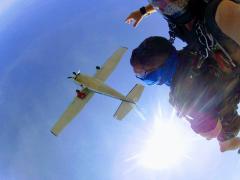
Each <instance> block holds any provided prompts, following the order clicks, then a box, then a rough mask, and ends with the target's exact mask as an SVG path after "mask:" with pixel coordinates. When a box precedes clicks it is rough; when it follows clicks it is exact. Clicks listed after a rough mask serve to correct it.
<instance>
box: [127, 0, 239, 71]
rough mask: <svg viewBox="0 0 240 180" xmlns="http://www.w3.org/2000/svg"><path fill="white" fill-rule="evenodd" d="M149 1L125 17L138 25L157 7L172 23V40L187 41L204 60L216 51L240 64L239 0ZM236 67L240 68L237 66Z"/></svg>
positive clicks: (169, 23)
mask: <svg viewBox="0 0 240 180" xmlns="http://www.w3.org/2000/svg"><path fill="white" fill-rule="evenodd" d="M149 3H150V4H149V5H147V6H145V7H142V8H140V9H139V10H137V11H134V12H132V13H131V14H130V15H129V16H128V17H127V19H126V22H127V23H128V24H131V22H133V21H135V22H134V24H133V26H134V27H136V26H137V25H138V24H139V23H140V22H141V20H142V19H143V17H146V16H148V15H150V14H152V13H154V12H156V11H159V12H160V13H161V14H163V16H164V18H165V19H166V20H167V22H168V25H169V34H170V41H171V42H174V39H175V37H179V38H180V39H182V40H183V41H185V42H186V43H187V44H188V46H189V47H191V48H192V51H195V52H196V53H197V54H198V55H199V57H200V58H201V61H199V67H200V66H201V64H202V63H203V61H204V60H205V59H207V57H208V56H209V55H210V56H212V54H214V53H215V52H216V51H222V52H223V53H224V57H225V60H226V61H227V62H228V63H229V65H230V66H232V67H234V68H236V67H237V66H238V65H239V64H240V29H239V28H240V21H239V19H240V0H149ZM236 69H237V68H236Z"/></svg>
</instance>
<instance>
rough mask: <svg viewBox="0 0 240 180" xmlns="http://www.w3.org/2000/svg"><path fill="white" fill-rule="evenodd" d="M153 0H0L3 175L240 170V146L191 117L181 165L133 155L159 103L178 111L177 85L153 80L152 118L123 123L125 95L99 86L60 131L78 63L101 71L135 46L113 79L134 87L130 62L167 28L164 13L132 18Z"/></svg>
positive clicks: (222, 176)
mask: <svg viewBox="0 0 240 180" xmlns="http://www.w3.org/2000/svg"><path fill="white" fill-rule="evenodd" d="M145 3H147V2H146V1H137V0H134V1H126V0H123V1H113V0H105V1H102V2H101V3H99V1H97V0H89V1H76V0H75V1H74V0H68V1H64V0H63V1H61V2H59V1H56V0H49V1H44V2H43V1H39V0H25V1H20V0H2V1H1V2H0V11H1V13H0V24H1V26H0V60H1V66H0V117H1V118H0V125H1V126H0V127H1V131H0V147H1V151H0V179H1V180H15V179H16V180H55V179H56V180H65V179H71V180H120V179H121V180H133V179H138V180H158V179H164V180H173V179H174V180H176V179H177V180H186V179H191V180H202V179H205V180H216V179H218V180H226V179H228V180H238V179H239V172H240V161H239V155H237V154H236V152H228V153H224V154H221V153H220V152H219V150H218V145H217V143H216V141H206V140H205V139H202V138H200V137H199V136H197V135H195V134H194V133H193V132H192V131H191V129H190V128H189V125H188V124H187V123H186V122H185V121H184V120H181V119H175V120H174V122H175V123H176V127H178V128H179V129H183V132H184V133H183V134H184V136H185V137H184V138H185V139H190V144H189V151H188V152H187V154H186V155H187V157H186V158H184V159H183V160H182V161H181V162H180V163H179V164H178V165H177V166H175V167H169V168H168V169H162V170H153V169H148V168H146V167H144V166H141V165H139V164H138V163H137V162H136V159H134V158H132V157H133V156H134V155H136V154H138V153H139V152H140V150H141V149H142V148H143V147H144V142H145V141H147V138H148V135H149V131H150V130H151V129H152V126H153V124H154V119H155V117H156V116H157V115H158V114H157V112H158V110H159V109H161V110H162V112H163V116H164V117H166V118H165V119H169V117H170V114H171V112H172V109H171V107H170V105H169V103H168V92H169V90H168V88H167V87H158V86H155V87H147V88H146V90H145V92H144V94H143V96H142V98H141V100H140V101H139V106H140V107H141V108H142V109H143V111H144V113H145V115H146V120H142V119H141V118H140V117H139V116H138V115H137V114H136V113H134V112H132V113H130V114H129V116H128V117H126V119H125V120H124V121H123V122H118V121H116V120H115V119H113V117H112V115H113V113H114V112H115V110H116V108H117V106H118V105H119V103H120V102H118V101H116V100H114V99H111V98H108V97H103V96H101V95H95V96H94V97H93V99H92V100H91V101H90V103H89V104H88V105H87V106H86V107H85V109H84V110H83V111H82V112H81V113H80V114H79V115H78V116H77V118H76V119H75V120H74V121H73V122H72V123H71V124H70V125H69V126H68V127H67V128H66V129H65V130H64V132H63V133H62V134H61V135H60V136H59V137H57V138H56V137H54V136H53V135H52V134H51V133H50V129H51V127H52V126H53V124H54V123H55V122H56V121H57V119H58V118H59V116H60V114H61V113H62V112H63V111H64V109H65V108H66V107H67V105H68V104H69V103H70V102H71V100H72V99H73V97H74V96H75V89H76V88H77V86H76V85H75V84H74V83H72V82H71V81H69V80H67V79H66V77H67V76H69V75H70V74H71V72H72V71H77V70H79V69H80V70H81V72H82V73H86V74H89V75H93V74H94V73H95V66H96V65H101V64H103V63H104V62H105V60H106V59H107V58H108V57H109V56H110V55H111V54H112V53H113V52H114V51H115V50H116V49H117V48H118V47H119V46H127V47H129V51H128V52H127V53H126V55H125V56H124V57H123V59H122V61H121V62H120V64H119V66H118V67H117V69H116V70H115V71H114V72H113V74H112V75H111V77H109V79H108V80H107V81H106V83H107V84H108V85H111V86H112V87H114V88H116V89H118V90H119V91H120V92H122V93H123V94H127V93H128V91H129V90H130V89H131V88H132V86H134V84H135V83H136V82H139V81H138V80H137V79H135V77H134V75H133V72H132V69H131V67H130V65H129V57H130V54H131V50H132V49H133V48H135V47H136V46H137V45H138V44H139V43H140V42H141V41H142V40H143V39H144V38H146V37H149V36H152V35H163V36H167V28H166V27H167V26H166V24H165V23H164V20H163V19H162V17H161V16H160V15H158V14H154V15H152V16H151V17H149V18H147V19H145V20H144V21H143V23H142V24H140V26H139V27H138V28H137V29H133V28H132V27H130V26H128V25H126V24H124V19H125V18H126V16H127V15H128V14H129V13H130V12H131V11H132V10H134V9H137V8H139V7H141V6H142V5H144V4H145ZM176 46H177V47H178V48H180V47H181V46H182V44H181V42H180V41H177V43H176ZM159 107H160V108H159ZM166 121H167V120H166ZM171 133H172V132H169V134H168V133H166V138H168V137H169V135H170V134H171ZM166 155H167V156H169V157H170V156H171V154H166Z"/></svg>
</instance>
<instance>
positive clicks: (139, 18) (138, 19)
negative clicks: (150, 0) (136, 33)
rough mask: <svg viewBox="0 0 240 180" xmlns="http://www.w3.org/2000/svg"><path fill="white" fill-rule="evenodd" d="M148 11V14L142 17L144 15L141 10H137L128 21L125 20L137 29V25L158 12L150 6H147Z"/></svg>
mask: <svg viewBox="0 0 240 180" xmlns="http://www.w3.org/2000/svg"><path fill="white" fill-rule="evenodd" d="M145 9H146V14H145V15H142V13H141V12H140V10H136V11H133V12H132V13H130V15H129V16H128V17H127V19H126V20H125V22H126V23H127V24H131V23H132V22H133V27H137V25H138V24H139V23H140V22H141V21H142V19H143V17H144V16H146V15H150V14H152V13H154V12H156V10H155V9H154V7H153V6H152V5H151V4H149V5H147V6H145Z"/></svg>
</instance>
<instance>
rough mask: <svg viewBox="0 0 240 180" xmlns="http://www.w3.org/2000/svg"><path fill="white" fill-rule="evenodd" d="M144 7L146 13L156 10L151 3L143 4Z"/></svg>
mask: <svg viewBox="0 0 240 180" xmlns="http://www.w3.org/2000/svg"><path fill="white" fill-rule="evenodd" d="M145 8H146V11H147V14H152V13H155V12H156V9H154V7H153V6H152V5H151V4H149V5H147V6H145Z"/></svg>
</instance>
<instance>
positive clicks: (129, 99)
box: [51, 47, 144, 136]
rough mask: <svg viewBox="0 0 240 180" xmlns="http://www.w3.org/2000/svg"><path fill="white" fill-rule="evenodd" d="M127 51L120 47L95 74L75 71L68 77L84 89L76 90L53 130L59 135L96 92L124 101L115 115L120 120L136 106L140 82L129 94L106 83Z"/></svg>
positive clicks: (139, 94)
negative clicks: (88, 74)
mask: <svg viewBox="0 0 240 180" xmlns="http://www.w3.org/2000/svg"><path fill="white" fill-rule="evenodd" d="M126 51H127V48H125V47H122V48H119V49H118V50H117V51H116V52H115V53H114V54H113V55H112V56H111V57H110V58H109V59H108V60H107V62H106V63H105V64H104V65H103V67H101V68H100V67H99V66H97V67H96V69H97V72H96V74H95V76H93V77H91V76H87V75H84V74H82V73H75V72H73V75H74V76H73V77H68V78H71V79H73V80H74V81H75V82H77V83H78V84H79V85H80V86H81V87H82V90H81V91H80V90H76V92H77V96H76V97H75V98H74V100H73V102H72V103H71V104H70V105H69V106H68V108H67V110H66V111H65V112H64V113H63V114H62V116H61V117H60V119H59V120H58V121H57V123H56V124H55V125H54V126H53V128H52V130H51V132H52V133H53V134H54V135H55V136H57V135H58V134H59V133H60V132H61V131H62V130H63V129H64V128H65V127H66V126H67V125H68V123H70V122H71V120H72V119H73V118H74V117H75V116H76V115H77V114H78V113H79V112H80V111H81V110H82V108H83V107H84V105H85V104H86V103H87V102H88V101H89V100H90V98H91V97H92V96H93V95H94V93H99V94H103V95H106V96H110V97H112V98H116V99H119V100H121V101H122V103H121V104H120V106H119V107H118V109H117V111H116V112H115V114H114V117H115V118H116V119H118V120H122V119H123V118H124V117H125V116H126V114H127V113H128V112H130V111H131V110H132V108H134V107H136V101H137V100H138V99H139V98H140V96H141V94H142V92H143V90H144V87H143V86H142V85H140V84H136V85H135V86H134V88H133V89H132V90H131V91H130V92H129V93H128V95H127V96H124V95H122V94H121V93H119V92H118V91H116V90H115V89H113V88H111V87H110V86H108V85H106V84H104V81H105V80H106V79H107V77H108V76H109V75H110V74H111V73H112V71H113V70H114V69H115V67H116V66H117V64H118V63H119V61H120V59H121V58H122V56H123V54H124V53H125V52H126Z"/></svg>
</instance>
